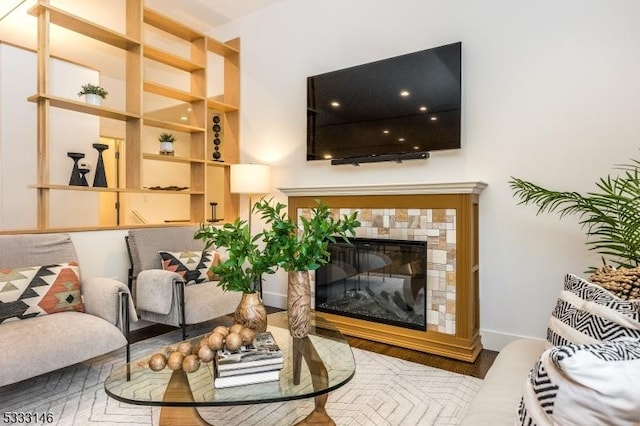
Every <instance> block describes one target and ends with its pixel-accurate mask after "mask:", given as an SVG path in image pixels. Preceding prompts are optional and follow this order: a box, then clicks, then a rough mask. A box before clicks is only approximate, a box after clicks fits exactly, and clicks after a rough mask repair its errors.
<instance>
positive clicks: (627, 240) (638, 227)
mask: <svg viewBox="0 0 640 426" xmlns="http://www.w3.org/2000/svg"><path fill="white" fill-rule="evenodd" d="M631 161H632V163H631V164H626V165H620V166H618V167H617V169H618V170H620V171H621V174H620V175H619V176H616V177H611V176H606V177H604V178H600V180H599V181H597V182H596V186H597V187H598V191H597V192H588V193H586V194H585V195H582V194H579V193H578V192H561V191H552V190H549V189H545V188H542V187H541V186H538V185H536V184H534V183H531V182H527V181H524V180H521V179H516V178H513V177H512V180H510V181H509V184H510V187H511V189H512V190H513V191H514V196H515V197H517V198H519V199H520V202H519V203H518V204H525V205H528V204H533V205H535V206H537V207H538V212H537V214H540V213H545V212H546V213H558V214H559V215H560V217H561V218H562V217H564V216H567V215H577V216H578V217H579V219H580V224H581V225H582V226H583V227H584V228H586V232H587V246H588V247H589V249H590V250H594V251H596V252H597V253H599V254H601V255H602V261H603V263H604V264H608V263H612V264H613V265H615V266H616V267H624V268H634V267H636V266H639V265H640V162H638V161H637V160H631ZM595 269H596V267H591V268H590V271H593V270H595Z"/></svg>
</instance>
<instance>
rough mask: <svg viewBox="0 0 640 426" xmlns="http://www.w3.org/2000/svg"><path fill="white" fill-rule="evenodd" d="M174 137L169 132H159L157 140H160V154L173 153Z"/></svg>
mask: <svg viewBox="0 0 640 426" xmlns="http://www.w3.org/2000/svg"><path fill="white" fill-rule="evenodd" d="M175 140H176V138H175V136H173V134H171V133H166V132H163V133H160V136H158V141H159V142H160V155H174V151H173V142H175Z"/></svg>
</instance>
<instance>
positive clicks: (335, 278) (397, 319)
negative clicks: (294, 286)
mask: <svg viewBox="0 0 640 426" xmlns="http://www.w3.org/2000/svg"><path fill="white" fill-rule="evenodd" d="M329 252H330V253H331V260H330V262H329V263H327V264H326V265H323V266H322V267H321V268H319V269H318V270H317V271H316V280H315V281H316V288H315V296H316V310H317V311H319V312H327V313H331V314H336V315H343V316H349V317H353V318H359V319H364V320H369V321H375V322H380V323H385V324H391V325H396V326H401V327H406V328H410V329H416V330H426V283H427V273H426V269H427V243H426V241H405V240H385V239H370V238H352V239H350V243H349V244H347V243H344V242H336V243H329Z"/></svg>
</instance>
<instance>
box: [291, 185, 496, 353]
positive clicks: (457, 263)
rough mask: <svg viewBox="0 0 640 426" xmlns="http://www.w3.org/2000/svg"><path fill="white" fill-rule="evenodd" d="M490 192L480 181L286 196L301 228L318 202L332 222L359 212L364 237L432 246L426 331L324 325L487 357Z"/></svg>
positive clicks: (336, 319) (339, 319) (300, 190)
mask: <svg viewBox="0 0 640 426" xmlns="http://www.w3.org/2000/svg"><path fill="white" fill-rule="evenodd" d="M486 186H487V184H486V183H484V182H478V181H476V182H443V183H410V184H364V185H335V186H334V185H322V186H314V187H290V188H280V191H282V192H283V193H284V194H285V195H287V196H288V213H289V215H290V216H291V217H292V218H293V219H294V220H296V221H297V220H298V217H299V215H302V216H304V215H308V214H309V210H310V209H311V208H313V207H314V206H316V200H318V199H320V200H322V202H323V203H324V204H326V205H327V206H329V207H330V208H331V209H332V210H333V211H334V212H336V213H334V214H337V212H339V214H350V213H352V212H353V211H355V210H357V211H359V213H360V216H359V220H360V221H361V223H362V226H361V227H359V228H358V229H357V230H356V236H358V237H365V238H376V239H394V240H412V239H413V240H423V241H427V243H428V244H427V265H426V269H427V290H426V316H427V323H426V327H425V330H413V329H408V328H404V327H399V326H395V325H390V324H384V323H377V322H374V321H369V320H364V319H359V318H351V317H348V316H342V315H338V314H327V313H325V314H324V315H325V317H326V318H327V319H329V320H331V322H333V323H334V324H335V325H336V326H337V327H338V329H339V330H340V331H341V332H342V333H343V334H347V335H350V336H356V337H360V338H364V339H369V340H374V341H379V342H383V343H388V344H391V345H397V346H402V347H405V348H411V349H415V350H419V351H423V352H428V353H434V354H437V355H443V356H448V357H452V358H456V359H460V360H464V361H471V362H473V361H474V360H475V359H476V357H477V356H478V354H479V353H480V351H481V350H482V343H481V340H480V333H479V331H480V315H479V303H478V294H479V260H478V259H479V244H478V223H479V221H478V218H479V200H480V193H481V192H482V190H483V189H484V188H485V187H486Z"/></svg>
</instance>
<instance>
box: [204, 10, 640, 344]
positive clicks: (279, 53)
mask: <svg viewBox="0 0 640 426" xmlns="http://www.w3.org/2000/svg"><path fill="white" fill-rule="evenodd" d="M639 21H640V2H637V1H634V0H615V1H608V2H603V1H598V0H565V1H560V2H558V1H551V0H544V1H539V2H513V1H509V0H491V1H482V2H477V1H472V0H466V1H463V0H458V1H448V2H443V1H436V0H402V1H396V2H388V1H382V0H327V1H324V2H318V1H312V0H288V1H283V2H280V3H277V4H276V5H274V6H272V7H270V8H268V9H265V10H263V11H261V12H258V13H256V14H254V15H251V16H249V17H246V18H244V19H242V20H239V21H236V22H233V23H232V24H229V25H227V26H225V27H223V28H220V29H218V30H217V31H216V32H215V33H214V34H212V35H213V36H214V37H217V38H219V39H221V40H227V39H230V38H234V37H236V36H239V37H241V40H242V47H241V51H242V57H241V62H242V65H241V68H242V80H241V81H242V89H241V92H242V102H241V108H242V129H241V138H242V157H243V160H244V161H247V162H262V163H270V164H273V165H274V169H273V177H274V180H273V186H274V194H275V195H277V196H278V197H280V198H281V197H282V194H280V193H278V192H277V191H276V190H275V188H277V187H291V186H320V185H331V184H358V183H363V184H372V183H404V182H443V181H467V180H481V181H485V182H487V183H488V184H489V186H488V188H487V189H486V190H485V191H484V192H483V193H482V195H481V220H480V222H481V223H480V238H481V243H480V253H481V274H480V279H481V282H480V285H481V301H480V304H481V329H482V335H483V342H484V345H485V347H489V348H493V349H497V348H500V347H501V345H502V344H503V343H504V341H506V340H509V339H511V338H513V337H514V336H517V335H524V336H534V337H540V338H543V337H544V334H545V325H546V321H547V319H548V317H549V314H550V312H551V310H552V309H553V306H554V303H555V299H556V296H557V294H558V292H559V290H560V288H561V286H562V280H563V276H564V275H565V274H566V273H569V272H571V273H577V274H581V273H582V271H584V270H585V269H586V268H587V267H588V266H589V265H593V264H594V263H596V262H598V260H597V256H594V255H593V254H591V253H589V252H588V251H587V250H586V249H585V245H584V241H585V238H584V232H583V231H582V230H581V229H580V228H579V226H578V225H577V220H576V219H575V218H565V219H563V220H559V219H558V218H557V217H554V216H540V217H536V216H535V209H534V208H532V207H522V206H517V203H516V201H515V200H514V199H513V197H512V195H511V191H510V189H509V187H508V184H507V181H508V180H509V179H510V176H517V177H521V178H525V179H528V180H531V181H534V182H536V183H539V184H541V185H544V186H548V187H551V188H554V189H559V190H576V191H580V192H585V191H590V190H594V189H595V186H594V182H595V181H596V180H597V178H598V177H600V176H603V175H605V174H607V173H609V172H611V171H612V167H613V166H614V165H615V164H619V163H623V162H625V161H626V160H628V159H629V158H633V157H635V158H639V157H640V156H639V155H638V126H637V124H636V123H637V117H639V116H640V102H639V101H638V100H639V99H640V79H639V78H638V75H640V56H639V55H638V54H637V52H638V51H639V48H640V26H638V25H637V22H639ZM456 41H462V43H463V129H462V130H463V142H462V149H461V150H459V151H454V152H446V153H445V152H442V153H433V154H432V156H431V158H430V159H429V160H427V161H413V162H405V163H404V164H396V163H385V164H370V165H363V166H361V167H357V168H356V167H352V166H330V165H329V164H328V162H312V163H308V162H306V161H305V140H306V133H305V132H306V92H305V90H306V77H307V76H310V75H314V74H318V73H322V72H327V71H332V70H336V69H340V68H344V67H348V66H352V65H357V64H362V63H366V62H370V61H374V60H379V59H384V58H388V57H391V56H396V55H400V54H404V53H409V52H413V51H417V50H422V49H426V48H430V47H435V46H439V45H443V44H447V43H452V42H456ZM285 282H286V281H285V279H284V277H283V276H282V275H279V276H278V278H277V279H271V280H270V282H269V283H268V284H267V286H266V288H265V289H266V292H267V293H268V295H269V296H273V297H276V296H278V295H283V294H285Z"/></svg>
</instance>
